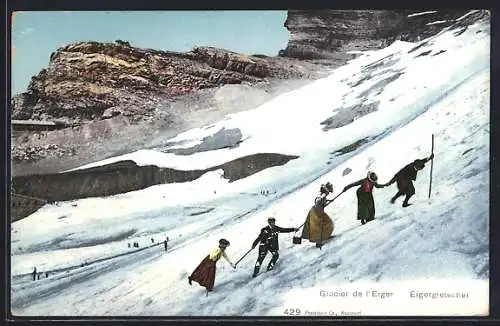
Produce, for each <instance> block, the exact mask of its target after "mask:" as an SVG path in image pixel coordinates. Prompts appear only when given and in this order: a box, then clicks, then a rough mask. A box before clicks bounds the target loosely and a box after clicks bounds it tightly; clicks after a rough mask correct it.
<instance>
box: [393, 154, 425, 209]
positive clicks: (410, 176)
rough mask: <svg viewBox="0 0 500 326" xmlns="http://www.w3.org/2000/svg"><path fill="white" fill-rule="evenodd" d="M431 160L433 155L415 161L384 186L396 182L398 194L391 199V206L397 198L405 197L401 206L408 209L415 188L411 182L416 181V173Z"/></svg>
mask: <svg viewBox="0 0 500 326" xmlns="http://www.w3.org/2000/svg"><path fill="white" fill-rule="evenodd" d="M433 158H434V154H431V155H430V156H429V157H426V158H423V159H416V160H415V161H413V162H411V163H410V164H408V165H406V166H405V167H404V168H402V169H401V170H399V171H398V173H396V174H395V175H394V177H393V178H392V179H391V180H390V181H389V182H387V183H386V184H385V186H389V185H391V184H393V183H394V182H397V186H398V192H397V193H396V194H395V195H394V196H393V197H392V198H391V204H394V202H395V201H396V199H398V198H399V197H401V196H403V195H406V197H405V199H404V201H403V205H402V206H403V207H408V206H410V205H411V204H409V203H408V200H410V198H411V196H413V195H414V194H415V186H413V182H412V180H416V179H417V172H418V171H420V170H422V169H423V168H424V167H425V163H427V162H428V161H430V160H432V159H433Z"/></svg>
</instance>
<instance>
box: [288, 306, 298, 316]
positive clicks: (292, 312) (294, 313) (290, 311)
mask: <svg viewBox="0 0 500 326" xmlns="http://www.w3.org/2000/svg"><path fill="white" fill-rule="evenodd" d="M285 315H290V316H299V315H300V309H299V308H297V309H288V308H287V309H285Z"/></svg>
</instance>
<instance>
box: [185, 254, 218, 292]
mask: <svg viewBox="0 0 500 326" xmlns="http://www.w3.org/2000/svg"><path fill="white" fill-rule="evenodd" d="M215 264H216V262H215V261H213V260H212V259H210V258H209V256H207V257H205V259H203V260H202V261H201V263H200V264H199V265H198V267H196V269H195V270H194V272H193V273H192V274H191V276H190V277H189V279H190V281H195V282H198V283H199V284H200V285H201V286H203V287H205V288H206V289H207V290H208V291H212V290H213V288H214V283H215Z"/></svg>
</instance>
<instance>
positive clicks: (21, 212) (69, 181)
mask: <svg viewBox="0 0 500 326" xmlns="http://www.w3.org/2000/svg"><path fill="white" fill-rule="evenodd" d="M296 158H298V156H289V155H282V154H274V153H259V154H255V155H249V156H245V157H240V158H238V159H236V160H233V161H230V162H226V163H224V164H221V165H218V166H213V167H211V168H208V169H206V170H192V171H180V170H175V169H170V168H159V167H157V166H153V165H148V166H138V165H137V164H136V163H135V162H133V161H120V162H116V163H112V164H108V165H103V166H99V167H94V168H88V169H82V170H75V171H69V172H65V173H51V174H36V175H25V176H18V177H13V178H12V192H13V193H14V194H17V195H20V196H18V197H19V199H18V200H15V201H14V200H13V202H12V206H11V209H12V214H11V216H12V220H18V219H20V218H23V217H25V216H27V215H29V214H31V213H33V212H34V211H35V210H37V209H38V208H40V207H42V206H43V204H44V203H43V202H41V203H36V204H37V206H35V207H34V208H31V209H29V210H27V209H26V207H25V206H26V205H25V203H24V202H23V201H24V200H25V199H24V198H25V197H24V196H30V197H34V198H40V199H42V200H47V201H63V200H72V199H78V198H86V197H99V196H110V195H115V194H120V193H124V192H129V191H134V190H139V189H143V188H146V187H150V186H153V185H156V184H164V183H174V182H188V181H192V180H195V179H197V178H199V177H200V176H202V175H203V174H204V173H206V172H209V171H214V170H218V169H222V170H223V171H224V174H223V176H224V178H226V179H228V180H229V182H233V181H236V180H239V179H242V178H245V177H248V176H250V175H252V174H254V173H257V172H259V171H262V170H264V169H266V168H269V167H273V166H280V165H284V164H286V163H287V162H288V161H290V160H292V159H296ZM32 206H33V205H32Z"/></svg>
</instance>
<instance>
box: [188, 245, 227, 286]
mask: <svg viewBox="0 0 500 326" xmlns="http://www.w3.org/2000/svg"><path fill="white" fill-rule="evenodd" d="M228 246H229V241H227V240H226V239H220V240H219V246H218V247H217V248H216V249H215V250H213V251H212V252H211V253H210V254H209V255H208V256H206V257H205V258H204V259H203V260H202V261H201V263H200V264H199V265H198V267H196V269H195V270H194V271H193V273H191V276H189V277H188V281H189V285H192V281H195V282H198V283H199V284H200V285H201V286H203V287H205V288H206V289H207V292H210V291H212V290H213V288H214V284H215V269H216V264H217V261H218V260H219V259H220V258H221V257H224V259H226V260H227V261H228V262H229V264H230V265H231V266H232V267H233V268H236V266H235V265H234V264H233V263H232V262H231V260H229V258H228V257H227V255H226V248H227V247H228Z"/></svg>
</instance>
